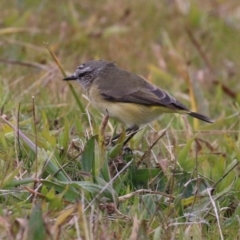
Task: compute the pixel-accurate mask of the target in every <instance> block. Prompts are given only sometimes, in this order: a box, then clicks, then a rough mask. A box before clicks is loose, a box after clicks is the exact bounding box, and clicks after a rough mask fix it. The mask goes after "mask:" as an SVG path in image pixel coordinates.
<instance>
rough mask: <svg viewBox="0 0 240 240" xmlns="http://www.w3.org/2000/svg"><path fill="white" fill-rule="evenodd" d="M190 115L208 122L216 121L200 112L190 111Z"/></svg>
mask: <svg viewBox="0 0 240 240" xmlns="http://www.w3.org/2000/svg"><path fill="white" fill-rule="evenodd" d="M188 115H190V116H191V117H194V118H198V119H200V120H202V121H204V122H208V123H214V120H212V119H211V118H209V117H206V116H204V115H202V114H200V113H196V112H190V113H188Z"/></svg>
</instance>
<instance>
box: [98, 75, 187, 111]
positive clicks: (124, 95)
mask: <svg viewBox="0 0 240 240" xmlns="http://www.w3.org/2000/svg"><path fill="white" fill-rule="evenodd" d="M141 79H142V78H141ZM101 95H102V96H103V97H104V99H105V100H109V101H115V102H127V103H136V104H143V105H147V106H162V107H166V108H170V109H172V110H173V111H174V110H176V111H185V112H189V109H188V108H187V107H186V106H185V105H183V104H182V103H180V102H179V101H177V100H176V99H175V98H173V97H172V96H171V95H170V94H168V93H167V92H165V91H163V90H161V89H160V88H157V87H156V86H154V85H152V84H151V83H149V82H147V81H145V80H144V85H143V84H142V85H141V86H139V87H137V88H132V87H131V88H129V87H128V86H126V88H125V90H124V91H122V92H120V91H117V89H115V90H114V91H113V89H112V88H111V91H110V90H108V89H106V91H102V92H101Z"/></svg>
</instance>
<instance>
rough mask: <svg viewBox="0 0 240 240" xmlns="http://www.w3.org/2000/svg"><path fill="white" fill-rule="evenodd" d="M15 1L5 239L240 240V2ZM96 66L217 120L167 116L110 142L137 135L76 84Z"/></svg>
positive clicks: (4, 87)
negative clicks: (79, 72) (88, 64)
mask: <svg viewBox="0 0 240 240" xmlns="http://www.w3.org/2000/svg"><path fill="white" fill-rule="evenodd" d="M1 4H2V8H1V9H2V10H1V28H0V36H1V38H0V44H1V48H0V53H1V58H0V70H1V71H0V83H1V84H0V96H1V97H0V166H1V167H0V229H1V230H0V239H39V240H41V239H133V240H134V239H154V240H155V239H239V237H240V236H239V212H240V208H239V198H240V193H239V189H240V181H239V160H240V150H239V145H240V140H239V112H240V107H239V102H240V95H239V92H240V85H239V77H240V74H239V71H238V63H239V61H240V59H239V56H240V48H239V42H240V32H239V27H238V26H239V21H240V18H239V9H240V6H239V3H238V1H237V0H231V1H212V2H209V1H201V3H200V1H157V0H150V1H143V0H139V1H125V0H123V1H113V0H105V1H94V3H93V2H91V1H75V0H72V1H62V2H57V1H40V2H39V1H29V0H28V1H27V0H26V1H5V0H3V1H2V3H1ZM53 55H54V56H55V59H54V57H53ZM90 59H106V60H109V61H114V62H115V63H117V65H119V66H120V67H122V68H124V69H126V70H129V71H132V72H135V73H137V74H139V75H142V76H144V77H146V78H147V79H148V80H149V81H151V82H153V83H154V84H156V85H159V86H160V87H161V88H163V89H166V90H167V91H168V92H170V93H171V94H172V95H174V96H175V97H176V98H177V99H179V100H180V101H181V102H183V103H185V104H186V105H187V106H189V107H190V108H191V109H192V110H195V111H199V112H201V113H203V114H206V115H207V116H210V117H212V118H214V119H215V120H216V122H215V123H214V124H205V123H202V122H199V121H197V120H194V119H191V118H187V117H185V116H175V115H168V114H166V115H164V116H162V117H161V118H160V120H158V121H155V122H153V123H151V125H150V126H146V127H143V128H142V130H141V131H140V132H138V133H137V134H136V136H135V137H134V138H133V139H132V140H131V141H130V142H129V143H128V145H127V147H123V142H124V140H125V139H126V136H125V133H123V134H122V135H121V137H120V139H119V140H118V142H117V143H116V144H115V146H106V144H105V141H106V140H107V138H108V137H110V136H113V135H114V134H116V133H117V132H121V131H122V130H123V129H124V126H122V125H121V123H118V122H115V121H114V120H112V119H108V118H107V116H101V114H100V113H99V112H98V111H97V110H95V109H94V108H92V107H91V106H89V105H88V101H87V100H86V98H85V97H84V92H83V91H82V89H81V87H80V86H79V85H78V84H77V83H71V85H70V84H67V83H66V82H64V81H62V78H63V76H64V74H65V72H66V73H67V74H68V73H72V72H73V71H74V70H75V68H76V67H77V66H78V65H79V64H80V63H83V62H85V61H87V60H90ZM57 61H58V62H57ZM60 65H61V66H62V69H60V67H59V66H60Z"/></svg>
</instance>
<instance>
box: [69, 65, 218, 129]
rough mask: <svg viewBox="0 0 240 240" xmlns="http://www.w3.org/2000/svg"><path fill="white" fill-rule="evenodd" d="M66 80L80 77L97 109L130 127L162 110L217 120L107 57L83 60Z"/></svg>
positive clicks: (152, 117)
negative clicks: (108, 59)
mask: <svg viewBox="0 0 240 240" xmlns="http://www.w3.org/2000/svg"><path fill="white" fill-rule="evenodd" d="M64 80H65V81H69V80H77V81H78V82H79V83H80V84H81V86H82V87H83V88H84V90H85V91H86V94H87V96H88V98H89V100H90V102H91V104H92V105H93V106H94V107H95V108H97V109H98V110H99V111H100V112H102V113H103V114H109V116H110V117H112V118H114V119H117V120H119V121H121V122H122V123H124V124H126V125H127V126H128V127H129V128H131V129H138V127H139V125H142V124H147V123H149V122H151V121H153V120H155V119H157V118H158V117H159V115H161V114H163V113H179V114H187V115H189V116H191V117H194V118H198V119H200V120H202V121H205V122H208V123H213V122H214V121H213V120H212V119H210V118H209V117H206V116H204V115H202V114H200V113H196V112H191V111H190V110H189V109H188V108H187V107H186V106H185V105H183V104H182V103H180V102H179V101H177V100H176V99H175V98H174V97H172V96H171V95H170V94H168V93H167V92H165V91H164V90H162V89H160V88H158V87H157V86H155V85H153V84H151V83H150V82H148V81H146V80H145V79H144V78H142V77H140V76H138V75H135V74H134V73H131V72H128V71H125V70H123V69H121V68H119V67H118V66H116V65H115V64H114V63H112V62H108V61H105V60H94V61H89V62H86V63H83V64H82V65H80V66H79V67H78V68H77V69H76V71H75V72H74V74H73V75H72V76H69V77H66V78H64Z"/></svg>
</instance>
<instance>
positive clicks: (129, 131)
mask: <svg viewBox="0 0 240 240" xmlns="http://www.w3.org/2000/svg"><path fill="white" fill-rule="evenodd" d="M138 130H139V127H138V126H137V125H134V126H132V127H130V128H127V129H126V134H127V135H128V137H127V139H126V140H125V141H124V143H123V146H124V145H126V144H127V143H128V142H129V141H130V139H131V138H132V137H133V136H134V135H135V134H136V133H137V132H138ZM120 135H121V133H120V134H117V135H116V136H115V137H113V138H112V140H111V142H112V143H114V142H115V141H117V140H118V138H119V137H120Z"/></svg>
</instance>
